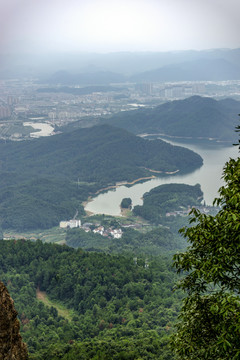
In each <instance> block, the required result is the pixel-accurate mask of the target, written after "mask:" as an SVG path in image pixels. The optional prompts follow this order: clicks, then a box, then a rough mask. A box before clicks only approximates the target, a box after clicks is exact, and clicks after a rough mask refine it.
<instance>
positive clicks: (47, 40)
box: [0, 0, 240, 53]
mask: <svg viewBox="0 0 240 360" xmlns="http://www.w3.org/2000/svg"><path fill="white" fill-rule="evenodd" d="M239 13H240V2H239V1H238V0H228V1H226V0H191V1H190V0H148V1H147V0H138V1H137V0H128V1H127V0H122V1H119V0H111V1H110V0H102V1H99V0H89V1H87V2H86V1H85V2H84V1H82V0H68V1H66V0H52V1H48V0H42V1H41V2H39V1H36V0H8V2H6V1H5V0H0V14H1V15H0V16H1V21H0V24H1V25H0V27H1V37H0V52H1V53H19V52H20V53H21V52H23V53H54V52H96V53H108V52H122V51H153V52H166V51H181V50H188V49H193V50H203V49H214V48H238V47H240V38H239V34H240V22H239V19H238V14H239Z"/></svg>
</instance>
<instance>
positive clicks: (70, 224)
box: [59, 220, 81, 229]
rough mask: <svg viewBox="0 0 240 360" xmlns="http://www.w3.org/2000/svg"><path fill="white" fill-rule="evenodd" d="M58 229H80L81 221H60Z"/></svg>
mask: <svg viewBox="0 0 240 360" xmlns="http://www.w3.org/2000/svg"><path fill="white" fill-rule="evenodd" d="M59 226H60V228H63V229H66V228H70V229H73V228H77V227H81V220H69V221H61V222H60V224H59Z"/></svg>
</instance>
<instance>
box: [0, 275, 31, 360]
mask: <svg viewBox="0 0 240 360" xmlns="http://www.w3.org/2000/svg"><path fill="white" fill-rule="evenodd" d="M19 328H20V324H19V320H18V319H17V311H16V310H15V308H14V302H13V300H12V298H11V297H10V295H9V292H8V290H7V288H6V286H5V285H4V284H3V283H2V282H1V281H0V360H26V359H28V354H27V347H26V344H25V343H23V342H22V337H21V335H20V333H19Z"/></svg>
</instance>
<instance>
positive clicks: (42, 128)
mask: <svg viewBox="0 0 240 360" xmlns="http://www.w3.org/2000/svg"><path fill="white" fill-rule="evenodd" d="M23 125H24V126H31V127H32V128H33V129H36V130H38V131H36V132H32V133H30V136H31V137H34V138H39V137H41V136H50V135H53V132H54V128H53V126H51V125H49V124H46V123H34V122H25V123H23Z"/></svg>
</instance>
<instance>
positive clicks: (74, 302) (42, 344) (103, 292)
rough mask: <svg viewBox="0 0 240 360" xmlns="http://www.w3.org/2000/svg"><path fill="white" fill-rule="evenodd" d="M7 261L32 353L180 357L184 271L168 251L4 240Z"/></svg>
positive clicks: (0, 246) (0, 253)
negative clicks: (179, 285)
mask: <svg viewBox="0 0 240 360" xmlns="http://www.w3.org/2000/svg"><path fill="white" fill-rule="evenodd" d="M0 260H1V268H0V275H1V279H2V280H3V281H4V283H5V284H7V286H8V289H9V292H10V294H11V296H12V297H13V299H14V301H15V306H16V309H17V311H18V313H19V319H20V321H21V324H22V327H21V334H22V336H23V339H24V341H26V343H27V345H28V349H29V353H30V359H34V360H44V359H46V360H55V359H68V360H70V359H80V358H81V359H89V360H90V359H93V358H96V359H97V358H102V359H103V358H104V359H119V360H120V359H126V358H127V359H137V358H141V359H162V360H169V359H173V355H172V353H171V351H170V349H169V347H168V342H169V334H170V333H171V329H172V326H173V323H174V321H175V320H176V316H177V313H178V310H179V305H180V299H181V294H180V293H178V292H175V293H173V292H172V288H173V284H174V279H175V275H176V274H175V272H174V271H173V268H172V265H171V258H169V257H168V256H166V255H165V256H159V257H156V258H148V259H147V258H146V257H138V258H134V257H133V256H131V255H129V256H125V257H124V256H120V255H119V256H116V255H115V256H113V255H107V254H98V253H87V252H84V251H82V250H81V249H78V250H74V249H72V248H69V247H67V246H58V245H54V244H43V243H42V242H40V241H37V242H30V241H21V240H19V241H1V242H0ZM36 291H37V293H36ZM37 294H42V295H44V296H45V297H47V298H48V299H49V302H50V304H52V305H51V306H46V302H43V301H41V300H40V299H39V297H38V298H37ZM60 305H61V307H62V309H64V312H62V313H61V314H60V313H59V311H58V309H59V307H60Z"/></svg>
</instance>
